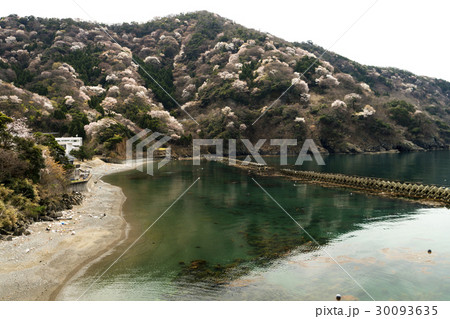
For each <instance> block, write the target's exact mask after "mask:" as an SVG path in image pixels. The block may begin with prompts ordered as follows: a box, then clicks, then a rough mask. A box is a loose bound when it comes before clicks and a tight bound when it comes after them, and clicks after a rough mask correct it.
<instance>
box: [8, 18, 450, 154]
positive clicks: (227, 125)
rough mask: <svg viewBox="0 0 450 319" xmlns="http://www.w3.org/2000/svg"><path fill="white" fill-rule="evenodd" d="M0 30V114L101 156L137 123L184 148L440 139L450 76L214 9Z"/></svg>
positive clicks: (385, 146) (366, 146) (442, 142)
mask: <svg viewBox="0 0 450 319" xmlns="http://www.w3.org/2000/svg"><path fill="white" fill-rule="evenodd" d="M0 27H1V28H0V79H1V81H0V111H2V112H3V113H5V114H6V115H7V116H9V117H12V118H13V119H16V120H18V119H21V118H25V119H26V121H24V123H25V124H26V125H27V126H28V127H29V128H31V129H32V130H33V131H40V132H53V133H55V134H56V135H60V136H64V135H66V136H67V135H70V136H74V135H78V136H83V137H85V138H86V139H87V141H88V146H89V147H90V148H92V149H93V150H95V152H96V153H97V154H101V155H104V156H111V157H121V156H123V150H124V141H125V139H126V138H127V137H129V136H131V135H133V134H134V133H135V132H137V131H139V130H140V129H143V128H149V129H151V130H154V131H160V132H163V133H165V134H168V135H171V136H172V141H173V143H175V144H177V145H185V146H187V145H189V144H190V140H191V139H192V138H197V137H200V138H237V139H239V138H250V139H251V140H256V139H258V138H283V137H285V138H297V139H300V140H301V139H304V138H313V139H314V141H315V142H316V143H317V144H318V145H319V146H320V147H321V148H322V149H323V150H327V151H329V152H362V151H367V152H373V151H385V150H391V149H398V150H401V151H408V150H417V149H438V148H446V147H447V145H448V143H449V141H450V127H449V124H450V115H449V113H450V110H449V108H448V106H449V103H450V83H449V82H446V81H443V80H439V79H435V78H430V77H423V76H416V75H414V74H412V73H410V72H406V71H402V70H398V69H394V68H380V67H373V66H365V65H361V64H359V63H357V62H354V61H351V60H349V59H347V58H345V57H342V56H340V55H338V54H335V53H332V52H330V53H326V54H324V55H323V56H321V55H322V53H323V52H324V49H323V48H321V47H319V46H316V45H314V44H313V43H311V42H304V43H290V42H287V41H284V40H283V39H280V38H277V37H276V36H273V35H271V34H267V33H262V32H259V31H255V30H251V29H248V28H245V27H243V26H241V25H238V24H236V23H234V22H233V21H231V20H228V19H225V18H222V17H220V16H218V15H216V14H213V13H209V12H203V11H202V12H195V13H187V14H180V15H176V16H170V17H165V18H160V19H156V20H153V21H150V22H147V23H143V24H137V23H132V24H128V23H125V24H120V25H108V26H106V25H104V26H102V27H100V26H99V25H96V24H94V23H89V22H81V21H74V20H71V19H62V20H59V19H44V18H36V17H18V16H14V15H12V16H9V17H4V18H2V19H1V20H0ZM103 27H104V28H105V30H106V32H105V30H103ZM318 57H320V58H319V60H318V61H316V59H317V58H318ZM312 64H313V66H312V67H311V65H312ZM291 86H292V87H291ZM289 87H290V89H289V90H288V91H287V92H286V93H285V94H284V95H282V97H281V98H280V99H278V97H279V96H280V95H281V94H282V93H283V92H285V91H286V90H287V89H288V88H289ZM169 95H170V96H169ZM171 96H172V97H173V99H172V98H171ZM277 99H278V100H277ZM273 102H275V103H274V104H273V106H272V107H269V106H270V105H272V103H273ZM183 110H185V111H186V112H188V113H189V114H190V115H192V117H193V118H194V119H195V121H196V122H198V124H197V123H196V122H195V121H193V120H192V119H191V118H190V117H189V116H188V115H187V114H186V113H185V112H184V111H183ZM266 110H268V111H267V113H266V114H264V115H263V116H262V117H261V118H260V119H259V120H258V121H257V122H256V123H255V124H254V125H252V123H253V122H254V121H255V120H256V119H257V118H258V117H259V116H260V115H261V114H262V113H264V112H265V111H266ZM266 147H267V148H266V149H265V151H266V152H270V151H274V150H271V149H269V147H270V146H269V145H266Z"/></svg>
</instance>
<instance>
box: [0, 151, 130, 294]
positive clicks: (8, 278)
mask: <svg viewBox="0 0 450 319" xmlns="http://www.w3.org/2000/svg"><path fill="white" fill-rule="evenodd" d="M83 166H90V167H91V168H92V178H91V181H90V191H89V192H84V193H83V195H84V196H85V199H84V201H83V203H82V205H79V206H74V207H73V209H72V210H69V211H64V212H63V216H64V217H72V219H71V220H59V221H53V222H38V223H34V224H32V225H31V226H30V227H29V230H30V231H31V235H28V236H19V237H14V238H13V240H12V241H0V300H53V299H57V295H58V292H59V290H60V289H61V288H62V287H63V286H64V284H65V283H66V282H67V281H68V280H70V279H71V278H72V277H73V276H74V275H75V274H76V273H78V272H79V270H80V269H81V268H82V267H83V266H84V265H87V264H89V263H90V262H92V261H94V260H96V259H98V258H99V257H100V256H102V255H103V254H105V253H107V252H108V251H110V250H111V249H113V248H114V247H116V246H117V245H118V244H119V243H120V242H121V241H123V240H125V238H126V234H127V223H126V221H125V220H124V218H123V216H122V205H123V202H124V201H125V195H124V194H123V193H122V190H121V189H120V188H119V187H116V186H113V185H110V184H107V183H105V182H103V181H102V180H100V178H101V177H102V176H104V175H107V174H111V173H115V172H119V171H125V170H129V169H130V167H129V166H126V165H123V164H108V163H104V162H103V161H101V160H99V159H95V160H92V161H89V162H85V163H84V164H83ZM104 214H106V216H103V215H104ZM62 223H64V225H63V224H62ZM49 226H50V227H51V231H46V228H47V227H49Z"/></svg>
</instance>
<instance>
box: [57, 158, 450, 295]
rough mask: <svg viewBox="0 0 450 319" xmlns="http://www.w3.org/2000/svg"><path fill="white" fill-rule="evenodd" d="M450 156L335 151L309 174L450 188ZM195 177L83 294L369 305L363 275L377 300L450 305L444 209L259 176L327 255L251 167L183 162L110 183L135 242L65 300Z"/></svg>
mask: <svg viewBox="0 0 450 319" xmlns="http://www.w3.org/2000/svg"><path fill="white" fill-rule="evenodd" d="M449 154H450V152H432V153H431V152H430V153H411V154H380V155H355V156H329V157H327V158H325V161H326V163H327V165H326V166H325V167H319V168H317V167H314V166H313V165H310V164H309V165H310V166H307V167H304V169H318V170H325V171H330V172H343V173H347V174H355V175H365V176H378V177H390V178H395V179H401V180H408V181H423V182H426V183H433V184H440V185H447V184H446V180H447V179H448V178H449V177H450V172H449V170H448V165H446V163H447V158H448V156H449ZM272 160H273V159H269V160H268V161H272ZM397 160H399V161H400V162H401V163H402V164H401V165H399V164H398V163H397ZM347 161H348V162H347ZM272 163H273V161H272ZM349 163H350V164H349ZM424 165H426V167H424ZM430 167H432V169H431V168H430ZM427 172H428V173H427ZM198 177H200V178H201V179H200V180H199V181H198V182H197V183H196V184H195V185H194V186H193V187H192V188H191V189H190V190H189V191H188V192H187V193H186V194H185V195H184V196H183V197H182V198H181V199H180V200H179V201H178V202H177V203H176V204H174V205H173V207H171V209H170V210H168V211H167V213H166V214H165V215H164V216H163V217H162V218H161V219H160V220H159V221H158V222H157V223H156V224H155V225H154V226H153V227H152V228H151V229H149V231H148V232H147V233H145V235H144V236H143V237H142V238H141V239H140V240H139V241H138V243H137V244H136V245H135V246H134V247H133V248H131V249H130V250H129V251H128V252H127V253H126V254H125V255H124V256H123V257H122V258H121V259H120V260H119V261H118V262H117V263H116V264H115V265H114V266H113V267H112V268H111V269H110V270H109V271H108V272H107V273H106V274H105V275H104V276H103V277H102V278H101V279H100V280H99V281H98V282H96V283H95V284H94V285H93V286H92V288H90V290H89V291H88V292H87V293H86V294H85V295H84V296H83V298H82V299H85V300H180V299H181V300H332V299H333V298H334V296H335V295H336V293H340V294H341V295H344V296H345V297H344V299H359V300H370V297H369V296H368V294H366V293H365V292H364V291H363V290H362V289H361V288H360V287H359V286H358V285H357V284H356V283H355V280H356V281H357V282H358V283H359V284H360V285H361V286H362V287H364V289H365V290H366V291H367V292H368V293H369V294H370V295H371V296H372V297H373V298H374V299H376V300H391V299H392V300H433V299H434V300H447V299H449V298H450V285H449V276H450V275H448V271H449V270H450V267H449V266H450V264H449V263H450V243H448V240H447V239H448V227H449V226H450V215H449V214H448V210H447V209H446V208H426V207H424V206H422V205H419V204H416V203H412V202H407V201H402V200H396V199H386V198H380V197H375V196H369V195H363V194H354V193H352V192H350V191H348V190H345V189H338V188H323V187H320V186H317V185H302V184H295V183H293V182H292V181H287V180H283V179H278V178H262V177H255V179H256V180H257V181H258V182H259V183H260V184H261V185H262V186H263V187H264V188H265V189H266V190H267V191H268V192H269V193H270V194H271V195H272V196H273V197H274V198H275V199H276V200H277V201H278V202H279V203H280V204H281V205H282V206H283V207H284V208H285V209H286V211H287V212H289V214H291V215H292V217H293V218H294V219H295V220H296V221H297V222H298V223H299V224H300V225H301V226H302V227H303V228H304V229H305V230H306V231H307V232H308V233H309V234H310V235H311V236H312V237H314V239H315V240H317V241H318V242H319V243H320V245H321V246H322V248H321V249H319V247H318V246H317V245H316V244H315V243H313V242H311V238H309V237H308V235H307V234H306V233H305V232H303V231H302V229H300V228H299V227H298V226H297V225H296V224H295V223H294V222H293V221H292V219H290V218H289V217H288V216H287V215H286V214H285V213H284V212H283V211H282V210H281V209H280V208H279V207H278V206H277V205H276V204H275V203H274V202H273V201H272V200H271V199H270V198H269V196H267V195H266V194H265V193H264V192H263V191H262V190H261V189H260V188H259V187H258V186H257V185H256V184H255V182H254V181H253V180H252V179H251V177H249V176H247V174H246V173H245V172H244V171H242V170H239V169H236V168H232V167H227V166H225V165H222V164H219V163H212V162H205V163H202V165H201V166H192V163H191V162H186V161H178V162H172V163H170V164H169V165H167V166H165V167H164V168H163V169H161V170H160V171H159V172H157V174H156V175H155V176H149V175H146V174H144V173H141V172H138V171H129V172H122V173H118V174H114V175H111V176H107V177H106V178H105V181H107V182H109V183H112V184H114V185H118V186H120V187H122V189H123V191H124V193H125V195H126V196H127V201H126V203H125V205H124V210H125V214H126V219H127V221H128V222H129V223H130V224H131V226H132V231H131V236H130V240H129V241H128V243H126V244H125V245H123V246H122V247H119V248H118V249H117V251H116V252H115V253H113V254H112V255H111V256H109V257H106V258H105V259H103V260H102V261H100V262H99V263H97V264H95V265H93V266H92V267H90V269H89V270H88V271H87V272H86V274H84V275H83V276H82V277H81V278H79V279H77V280H76V281H75V282H74V283H71V284H70V285H69V286H67V287H66V288H65V289H64V290H63V291H62V294H61V297H62V298H63V299H69V300H70V299H77V298H78V297H79V296H80V295H81V293H82V292H83V291H84V290H85V289H86V288H87V287H88V286H89V285H90V284H91V283H92V282H93V280H95V278H96V276H98V275H99V274H100V273H102V272H103V271H104V270H105V269H107V268H108V266H109V265H111V263H112V262H113V261H114V260H115V259H117V257H118V256H119V255H120V254H121V253H122V252H123V251H124V250H125V249H126V247H127V245H129V244H130V243H131V242H132V241H133V240H134V239H136V238H137V237H138V236H139V235H140V234H142V232H143V231H144V230H145V229H147V227H148V226H149V225H151V224H152V223H153V222H154V221H155V220H156V219H157V218H158V217H159V216H160V215H161V214H162V213H163V212H164V211H165V210H166V209H167V208H168V207H169V206H170V205H171V204H172V203H173V201H174V200H175V199H176V198H177V197H178V196H179V195H180V194H182V193H183V192H184V191H185V190H186V189H187V188H188V187H189V185H191V184H192V183H193V182H194V181H195V179H197V178H198ZM428 249H432V250H433V253H432V254H431V255H429V254H427V250H428ZM328 254H329V255H331V256H332V257H333V258H334V259H335V260H336V261H337V262H338V263H339V264H340V265H341V266H342V267H343V268H344V269H345V270H346V271H347V272H348V273H349V274H350V275H351V276H352V277H353V279H354V280H353V279H352V278H350V277H349V276H348V275H347V274H346V273H345V272H344V270H342V269H341V268H340V267H338V266H337V265H336V263H335V262H334V261H333V260H331V259H330V258H329V256H328Z"/></svg>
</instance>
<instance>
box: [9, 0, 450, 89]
mask: <svg viewBox="0 0 450 319" xmlns="http://www.w3.org/2000/svg"><path fill="white" fill-rule="evenodd" d="M76 2H77V3H78V4H79V5H80V6H81V7H82V8H83V9H84V10H85V11H86V12H87V13H88V14H89V16H90V17H92V18H93V19H95V20H97V21H100V22H105V23H120V22H131V21H137V22H145V21H148V20H151V19H153V18H154V17H158V16H165V15H169V14H177V13H181V12H191V11H197V10H208V11H211V12H215V13H218V14H219V15H221V16H223V17H226V18H229V19H232V20H234V21H235V22H237V23H240V24H242V25H244V26H246V27H249V28H254V29H257V30H260V31H265V32H269V33H271V34H273V35H276V36H278V37H281V38H284V39H286V40H289V41H298V42H301V41H307V40H312V41H313V42H314V43H316V44H319V45H321V46H323V47H324V48H329V47H331V51H334V52H336V53H339V54H341V55H343V56H346V57H348V58H350V59H352V60H355V61H358V62H360V63H364V64H369V65H377V66H394V67H398V68H401V69H406V70H409V71H411V72H414V73H417V74H419V75H427V76H432V77H437V78H442V79H446V80H448V81H450V64H449V62H448V61H449V53H450V52H449V51H450V50H449V49H450V43H449V37H448V32H449V31H450V19H449V18H448V14H449V12H450V10H449V9H450V3H449V2H448V1H434V0H430V1H424V0H422V1H415V0H414V1H412V0H395V1H392V0H378V1H375V0H339V1H338V0H307V1H304V0H295V1H284V0H272V1H244V0H237V1H236V0H222V1H214V0H198V1H189V0H184V1H183V0H181V1H169V0H158V1H151V0H147V1H137V0H122V1H111V0H109V1H106V0H100V1H94V0H76ZM374 3H375V5H373V4H374ZM372 5H373V7H372V8H371V9H370V10H369V11H367V9H368V8H369V7H371V6H372ZM366 11H367V12H366ZM364 12H366V14H365V15H363V13H364ZM12 13H15V14H18V15H19V16H25V15H34V16H39V17H58V18H62V17H71V18H80V19H82V20H91V18H90V17H89V16H88V15H87V14H86V13H85V12H83V11H82V10H81V9H80V8H79V7H78V6H77V5H76V4H75V3H74V1H72V0H59V1H54V0H39V1H37V0H30V1H28V0H16V1H4V0H3V1H2V4H1V6H0V16H7V15H9V14H12ZM362 15H363V16H362ZM361 16H362V17H361ZM359 18H360V19H359ZM358 19H359V20H358ZM357 20H358V21H357ZM356 21H357V22H356ZM355 22H356V24H355ZM352 25H353V26H352Z"/></svg>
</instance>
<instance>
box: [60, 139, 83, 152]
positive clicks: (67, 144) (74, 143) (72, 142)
mask: <svg viewBox="0 0 450 319" xmlns="http://www.w3.org/2000/svg"><path fill="white" fill-rule="evenodd" d="M55 140H56V141H57V142H58V144H59V145H61V146H62V147H64V149H65V150H66V155H69V154H70V151H71V150H73V149H78V148H79V147H80V146H82V145H83V138H82V137H56V138H55Z"/></svg>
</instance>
